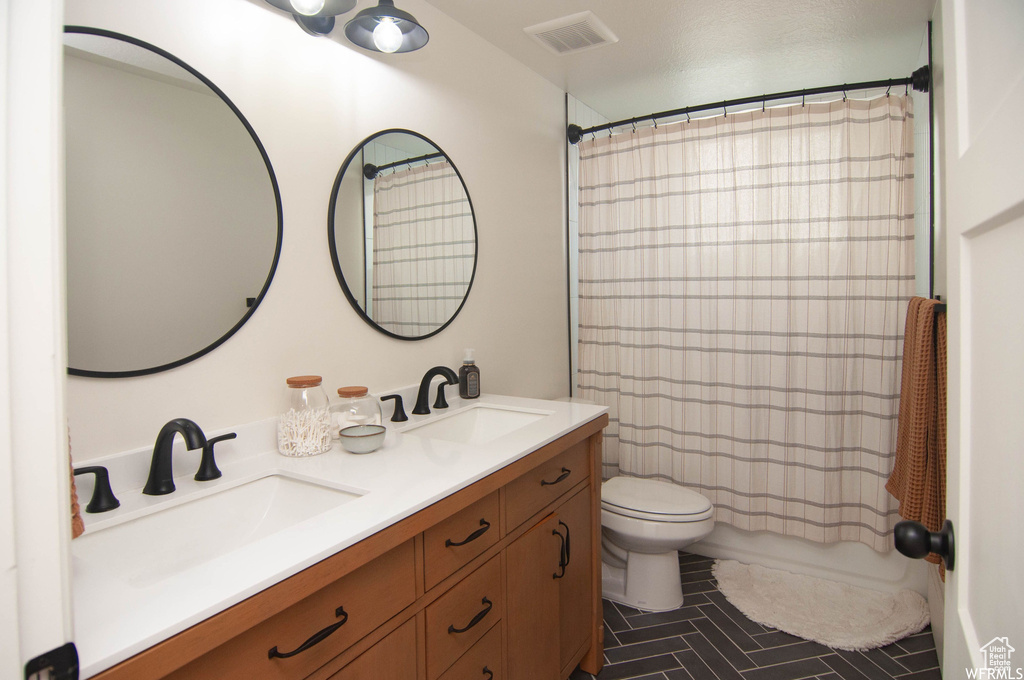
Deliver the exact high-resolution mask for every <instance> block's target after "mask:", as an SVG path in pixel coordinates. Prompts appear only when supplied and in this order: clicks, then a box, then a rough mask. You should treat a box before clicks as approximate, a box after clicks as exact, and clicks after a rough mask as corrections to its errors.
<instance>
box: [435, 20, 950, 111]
mask: <svg viewBox="0 0 1024 680" xmlns="http://www.w3.org/2000/svg"><path fill="white" fill-rule="evenodd" d="M426 1H427V2H428V3H429V4H431V5H433V6H434V7H436V8H437V9H439V10H441V11H442V12H444V13H445V14H447V15H448V16H450V17H451V18H453V19H455V20H456V21H458V22H459V23H461V24H462V25H464V26H466V27H467V28H468V29H470V30H471V31H473V32H475V33H477V34H478V35H480V36H481V37H483V38H484V39H485V40H487V41H488V42H490V43H492V44H494V45H495V46H497V47H498V48H500V49H502V50H504V51H505V52H507V53H508V54H510V55H512V57H514V58H515V59H517V60H518V61H520V62H522V63H523V64H525V65H526V66H528V67H529V68H531V69H532V70H534V71H536V72H537V73H539V74H540V75H541V76H543V77H545V78H546V79H548V80H550V81H551V82H552V83H554V84H555V85H557V86H559V87H560V88H563V89H565V90H566V91H567V92H569V93H570V94H572V95H573V96H575V97H577V98H578V99H580V100H581V101H583V102H584V103H586V104H588V105H589V106H591V107H592V108H594V109H596V110H597V111H598V112H600V113H601V114H603V115H605V116H607V117H608V118H611V119H620V118H627V117H631V116H639V115H644V114H647V113H652V112H655V111H663V110H666V109H672V108H677V107H682V106H689V105H695V104H704V103H707V102H710V101H718V100H722V99H731V98H735V97H746V96H751V95H756V94H763V93H770V92H780V91H788V90H793V89H800V88H805V87H815V86H822V85H833V84H838V83H843V82H856V81H864V80H878V79H883V78H898V77H904V76H908V75H910V73H911V71H913V70H914V68H915V67H916V66H918V64H917V63H916V62H917V57H918V54H919V52H920V49H921V45H922V41H923V39H924V35H925V31H926V27H927V22H928V19H929V18H930V16H931V12H932V8H933V6H934V4H935V0H426ZM585 10H590V11H592V12H594V14H596V15H597V16H598V18H600V19H601V20H602V21H603V22H604V23H605V24H607V25H608V27H609V28H610V29H611V30H612V31H613V32H614V33H615V34H616V35H617V36H618V38H619V42H617V43H615V44H613V45H607V46H604V47H600V48H596V49H592V50H589V51H586V52H580V53H578V54H575V55H568V56H556V55H554V54H552V53H550V52H548V51H547V50H546V49H545V48H543V47H542V46H541V45H539V44H538V43H537V42H535V41H534V40H533V39H532V38H530V37H529V36H527V35H526V34H525V33H524V32H523V28H525V27H527V26H532V25H534V24H538V23H541V22H545V21H550V20H552V19H557V18H560V17H563V16H566V15H569V14H575V13H577V12H582V11H585Z"/></svg>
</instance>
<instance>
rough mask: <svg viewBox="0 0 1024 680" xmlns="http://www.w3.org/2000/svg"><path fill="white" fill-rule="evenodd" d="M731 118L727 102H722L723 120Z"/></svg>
mask: <svg viewBox="0 0 1024 680" xmlns="http://www.w3.org/2000/svg"><path fill="white" fill-rule="evenodd" d="M728 117H729V109H727V108H725V102H722V118H728Z"/></svg>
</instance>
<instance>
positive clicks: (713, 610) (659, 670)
mask: <svg viewBox="0 0 1024 680" xmlns="http://www.w3.org/2000/svg"><path fill="white" fill-rule="evenodd" d="M713 563H714V560H713V559H711V558H708V557H702V556H700V555H692V554H689V553H680V555H679V568H680V570H681V571H682V575H683V593H684V595H685V597H686V601H685V602H684V603H683V606H682V607H680V608H679V609H676V610H673V611H669V612H657V613H650V612H641V611H639V610H636V609H633V608H631V607H626V606H624V605H618V604H613V603H611V602H609V601H607V600H605V602H604V623H605V643H604V656H605V667H604V670H602V671H601V673H600V674H598V675H597V676H592V675H590V674H589V673H584V672H582V671H577V672H576V673H574V674H573V676H572V680H592V679H594V678H595V677H596V680H627V679H630V680H803V679H810V678H814V679H816V680H891V679H892V678H900V680H941V675H940V674H939V668H938V666H939V661H938V657H937V656H936V654H935V642H934V640H933V639H932V633H931V628H926V629H925V630H924V632H922V633H919V634H917V635H913V636H911V637H908V638H904V639H903V640H900V641H899V642H897V643H895V644H891V645H889V646H888V647H882V648H880V649H873V650H870V651H867V652H844V651H839V650H835V649H830V648H828V647H825V646H823V645H820V644H818V643H816V642H809V641H807V640H803V639H801V638H798V637H793V636H792V635H788V634H786V633H783V632H780V631H778V630H775V629H774V628H766V627H765V626H762V625H760V624H757V623H754V622H753V621H751V620H750V619H748V618H746V617H745V616H743V614H741V613H740V612H739V610H738V609H736V608H735V607H733V606H732V605H731V604H729V602H728V600H726V599H725V596H724V595H722V594H721V593H720V592H719V591H718V587H717V584H716V583H715V580H714V579H713V578H712V576H711V565H712V564H713Z"/></svg>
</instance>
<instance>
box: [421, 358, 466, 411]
mask: <svg viewBox="0 0 1024 680" xmlns="http://www.w3.org/2000/svg"><path fill="white" fill-rule="evenodd" d="M438 375H440V376H443V377H444V378H445V380H446V381H447V382H445V383H442V385H441V386H440V387H439V388H438V389H439V390H443V389H444V385H455V384H456V383H458V382H459V376H458V374H457V373H456V372H455V371H453V370H452V369H450V368H448V367H447V366H434V367H433V368H432V369H430V370H429V371H427V373H426V375H424V376H423V380H421V381H420V391H419V393H418V394H417V395H416V406H415V407H414V408H413V410H412V412H413V413H415V414H417V415H425V414H427V413H430V407H429V406H428V405H427V402H428V401H429V400H430V381H431V380H433V379H434V376H438ZM442 395H443V393H442ZM438 401H439V402H443V398H441V399H438ZM435 406H437V404H435ZM445 406H447V403H445ZM445 406H437V407H438V408H444V407H445Z"/></svg>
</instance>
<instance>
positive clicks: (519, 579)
mask: <svg viewBox="0 0 1024 680" xmlns="http://www.w3.org/2000/svg"><path fill="white" fill-rule="evenodd" d="M557 527H558V519H557V518H556V517H555V515H548V516H547V517H546V518H544V519H543V520H541V521H540V522H539V523H538V524H537V525H536V526H534V527H533V528H532V529H530V530H529V531H528V532H526V533H525V534H523V535H522V536H521V537H520V538H519V539H518V540H516V541H515V542H514V543H512V544H511V545H509V547H508V548H506V550H505V557H506V581H505V583H506V597H507V606H506V612H505V614H506V621H507V622H508V657H507V659H506V661H507V667H508V677H509V680H558V672H559V670H560V668H561V666H560V663H559V660H560V659H559V656H560V650H559V647H560V643H559V624H558V616H559V612H558V580H557V579H556V578H555V575H556V574H558V573H559V572H560V571H561V568H560V566H559V562H560V557H561V545H562V539H561V538H560V537H559V534H558V532H557V531H556V528H557Z"/></svg>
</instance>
